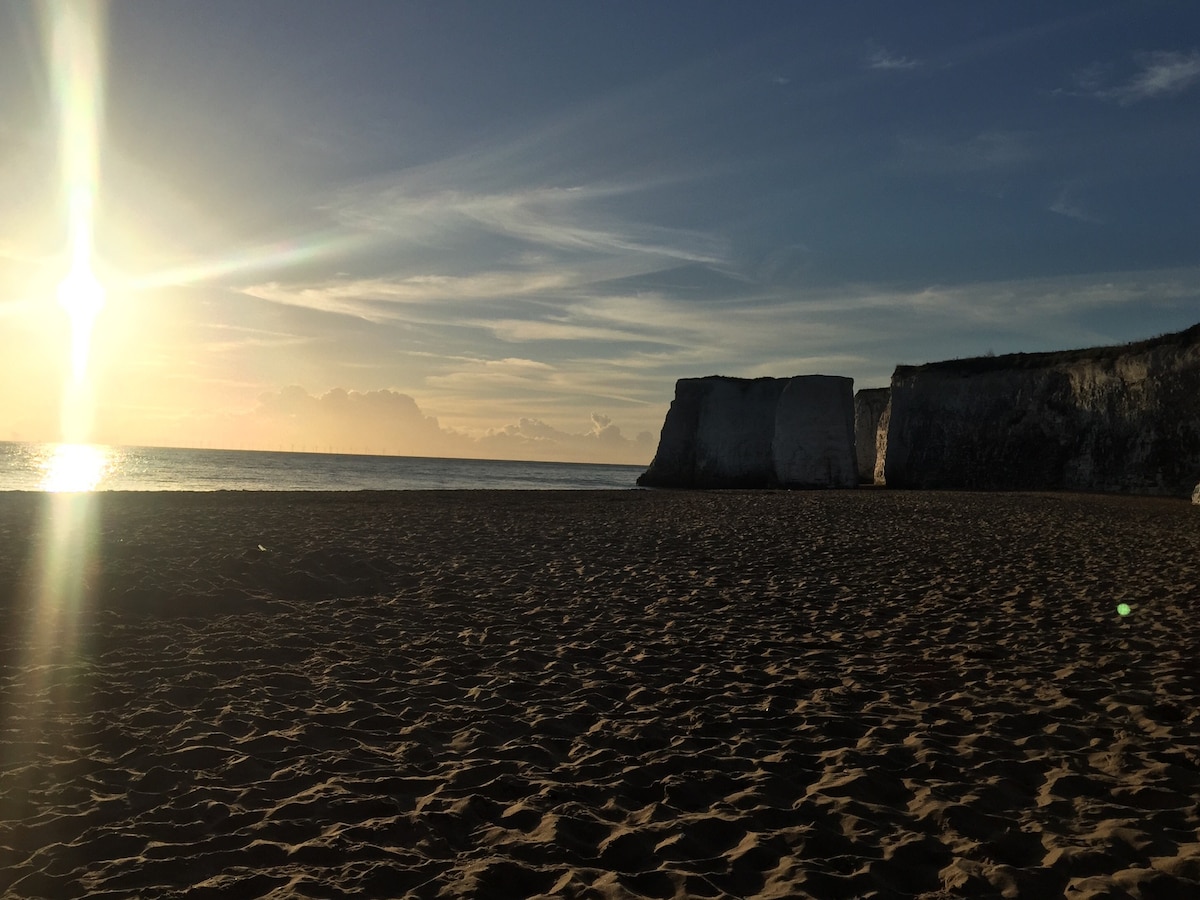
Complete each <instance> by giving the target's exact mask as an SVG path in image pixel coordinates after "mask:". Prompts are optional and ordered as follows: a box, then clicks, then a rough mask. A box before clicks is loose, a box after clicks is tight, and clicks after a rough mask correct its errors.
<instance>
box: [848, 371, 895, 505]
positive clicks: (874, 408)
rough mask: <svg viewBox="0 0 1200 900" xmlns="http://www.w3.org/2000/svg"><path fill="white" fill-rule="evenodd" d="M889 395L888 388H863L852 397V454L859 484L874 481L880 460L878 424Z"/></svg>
mask: <svg viewBox="0 0 1200 900" xmlns="http://www.w3.org/2000/svg"><path fill="white" fill-rule="evenodd" d="M890 395H891V390H890V389H888V388H864V389H863V390H861V391H859V392H858V393H857V394H855V395H854V452H855V455H856V456H857V458H858V480H859V482H860V483H861V484H871V483H873V482H874V481H875V471H876V468H877V466H878V464H879V463H880V462H881V460H882V457H880V456H879V422H880V420H881V419H882V418H883V412H884V410H885V409H887V405H888V398H889V397H890ZM882 477H883V476H882V473H881V474H880V478H882Z"/></svg>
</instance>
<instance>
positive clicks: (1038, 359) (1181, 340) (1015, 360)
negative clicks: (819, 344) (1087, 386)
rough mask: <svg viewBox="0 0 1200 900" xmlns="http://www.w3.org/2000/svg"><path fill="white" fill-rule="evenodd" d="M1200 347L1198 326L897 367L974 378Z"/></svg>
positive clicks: (1199, 327) (908, 370)
mask: <svg viewBox="0 0 1200 900" xmlns="http://www.w3.org/2000/svg"><path fill="white" fill-rule="evenodd" d="M1196 345H1200V323H1198V324H1196V325H1193V326H1192V327H1191V328H1188V329H1185V330H1184V331H1175V332H1171V333H1169V334H1161V335H1159V336H1158V337H1153V338H1149V339H1147V340H1144V341H1134V342H1133V343H1129V344H1115V345H1112V346H1105V347H1083V348H1080V349H1077V350H1052V351H1049V352H1046V353H1005V354H1003V355H1001V356H972V357H968V358H966V359H947V360H940V361H938V362H931V363H924V364H922V365H919V366H897V367H896V371H897V372H898V373H904V374H909V373H911V372H914V371H922V370H929V371H937V372H942V373H954V374H961V375H977V374H980V373H982V372H997V371H1003V370H1005V369H1043V368H1051V367H1053V366H1063V365H1074V364H1077V363H1088V362H1105V361H1113V360H1116V359H1118V358H1120V357H1122V356H1129V355H1131V354H1140V353H1147V352H1149V351H1151V350H1162V349H1170V348H1176V349H1183V348H1187V347H1193V346H1196Z"/></svg>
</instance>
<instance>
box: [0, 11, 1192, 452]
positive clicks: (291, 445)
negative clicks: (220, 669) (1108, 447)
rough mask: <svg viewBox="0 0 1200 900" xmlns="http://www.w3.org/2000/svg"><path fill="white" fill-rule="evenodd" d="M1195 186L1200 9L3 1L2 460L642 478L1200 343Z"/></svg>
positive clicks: (0, 217) (0, 146)
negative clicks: (334, 464) (714, 388)
mask: <svg viewBox="0 0 1200 900" xmlns="http://www.w3.org/2000/svg"><path fill="white" fill-rule="evenodd" d="M72 9H74V10H75V12H71V10H72ZM81 9H82V10H85V11H86V13H87V14H86V15H84V14H81V13H80V12H79V10H81ZM72 16H74V17H75V18H74V19H73V20H72V21H75V24H74V25H72V26H70V27H67V26H64V24H63V20H64V19H66V18H70V17H72ZM71 29H74V30H73V31H72V30H71ZM64 34H67V35H68V36H67V37H64ZM72 34H73V35H74V37H71V36H70V35H72ZM64 48H65V49H64ZM1197 159H1200V5H1198V4H1196V3H1194V2H1192V0H1180V2H1154V0H1138V2H1131V0H1126V2H1119V3H1111V4H1106V3H1103V2H1097V0H1087V2H1070V0H1063V2H1056V3H1043V2H1023V0H998V2H993V0H980V2H974V3H969V4H967V3H961V2H958V0H949V2H941V0H928V2H923V3H920V4H899V3H894V2H856V3H853V4H849V3H843V2H827V0H811V2H804V3H784V2H759V3H733V2H706V0H688V2H668V0H662V2H648V3H645V2H618V0H614V2H604V3H600V2H559V0H546V2H540V0H513V2H506V3H477V2H458V0H438V2H432V0H431V2H405V0H380V2H372V0H356V2H355V3H345V4H343V3H329V2H324V0H322V2H311V0H256V2H254V3H245V2H242V0H206V2H204V3H196V2H193V0H156V2H155V3H141V2H135V0H112V2H110V3H107V4H96V5H94V6H90V5H89V4H86V3H74V4H72V3H69V2H58V3H55V2H49V0H48V2H45V3H25V2H17V0H0V440H37V441H53V440H60V439H65V438H70V439H78V438H79V437H80V435H82V436H83V437H84V438H86V439H87V440H94V441H98V442H105V443H114V444H133V445H165V446H199V447H234V448H242V447H245V448H262V449H284V450H290V449H296V450H302V449H303V450H321V451H324V450H334V451H343V452H366V453H398V454H408V455H432V456H470V457H486V458H518V459H547V460H576V461H598V462H620V463H630V464H635V465H643V464H646V463H648V462H649V460H650V459H651V457H652V456H653V453H654V448H655V446H656V444H657V438H658V433H659V430H660V428H661V426H662V422H663V417H664V415H665V413H666V409H667V407H668V405H669V403H670V401H671V398H672V396H673V392H674V384H675V381H676V380H677V379H679V378H687V377H697V376H704V375H711V374H721V375H730V376H741V377H758V376H765V375H770V376H779V377H783V376H791V375H804V374H826V375H843V376H849V377H852V378H853V379H854V380H855V387H856V389H857V388H867V387H880V386H885V385H886V384H888V381H889V378H890V376H891V373H892V371H893V369H894V368H895V367H896V366H897V365H898V364H916V363H922V362H929V361H934V360H940V359H949V358H953V357H965V356H976V355H981V354H985V353H996V354H1003V353H1010V352H1036V351H1041V350H1055V349H1066V348H1072V347H1083V346H1092V345H1099V344H1114V343H1124V342H1127V341H1133V340H1139V339H1142V338H1146V337H1151V336H1154V335H1157V334H1161V333H1163V332H1169V331H1175V330H1179V329H1182V328H1185V327H1187V326H1189V325H1192V324H1195V323H1196V322H1197V321H1200V227H1198V226H1200V166H1197V165H1196V160H1197ZM81 184H83V185H89V186H90V188H89V189H87V190H83V189H79V185H81ZM64 185H66V187H65V186H64ZM71 185H74V187H71ZM81 221H86V223H87V224H86V227H82V228H81V227H79V226H78V223H79V222H81ZM72 223H76V224H75V225H74V226H73V224H72ZM81 260H82V262H81ZM89 264H90V271H91V272H92V273H94V275H95V278H96V279H98V281H99V284H100V285H101V286H102V288H103V306H98V305H97V306H94V307H87V308H88V309H89V310H90V311H89V312H87V323H88V325H89V328H88V329H87V330H86V331H75V332H73V331H72V328H73V326H78V324H79V322H80V321H82V319H81V318H80V316H81V312H80V310H82V309H84V307H85V306H87V305H86V304H83V305H81V304H80V302H76V303H75V304H74V305H71V304H66V305H64V303H60V302H59V299H60V298H61V296H62V290H61V289H60V288H59V285H60V283H62V282H63V280H64V279H67V278H68V276H69V275H70V274H71V273H72V272H74V273H75V274H76V275H79V273H80V272H86V270H87V266H88V265H89ZM76 281H78V278H77V279H76ZM71 283H75V282H71ZM78 334H86V336H87V338H88V340H87V342H86V354H87V358H86V366H85V371H83V373H82V374H79V372H78V370H79V368H80V365H78V364H77V365H74V366H73V360H76V359H77V357H78V356H79V351H78V342H77V339H76V337H75V336H77V335H78ZM73 354H74V355H73ZM72 385H74V387H72ZM81 385H82V386H81ZM68 395H71V396H73V397H74V398H75V399H74V400H69V399H66V398H67V397H68ZM85 395H86V396H85ZM81 396H84V397H85V399H84V400H80V399H79V398H80V397H81ZM81 405H84V406H86V407H87V414H86V416H85V417H84V418H85V419H86V428H82V427H81V428H76V429H75V431H76V432H77V433H75V434H73V435H68V434H67V433H66V432H67V431H68V430H69V429H68V428H67V426H66V424H65V422H66V420H67V417H66V414H65V413H64V412H63V410H64V409H66V408H67V407H68V406H71V407H77V408H81Z"/></svg>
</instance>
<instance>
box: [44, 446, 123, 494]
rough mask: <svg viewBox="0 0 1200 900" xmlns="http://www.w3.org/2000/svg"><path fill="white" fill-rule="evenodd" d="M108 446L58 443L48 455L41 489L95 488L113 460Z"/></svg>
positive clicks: (90, 489)
mask: <svg viewBox="0 0 1200 900" xmlns="http://www.w3.org/2000/svg"><path fill="white" fill-rule="evenodd" d="M112 459H113V453H112V450H111V449H110V448H109V447H102V446H98V445H96V444H58V445H56V446H55V448H54V452H53V453H51V454H50V456H48V457H47V458H46V461H45V462H44V463H43V466H42V470H43V472H44V473H45V474H44V475H43V477H42V483H41V490H43V491H49V492H51V493H77V492H84V491H94V490H96V488H97V487H99V486H100V482H101V481H103V480H104V476H105V475H106V474H107V473H108V469H109V467H110V465H111V464H112Z"/></svg>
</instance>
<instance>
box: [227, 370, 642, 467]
mask: <svg viewBox="0 0 1200 900" xmlns="http://www.w3.org/2000/svg"><path fill="white" fill-rule="evenodd" d="M238 419H239V421H238V423H237V429H238V433H239V434H241V435H242V436H243V440H246V439H249V440H252V441H254V442H255V443H256V444H258V445H261V446H264V447H278V448H281V449H285V450H288V449H295V450H309V451H323V452H334V453H339V452H340V453H381V454H395V455H400V456H454V457H468V458H475V459H537V460H551V461H560V462H600V463H624V464H627V465H646V464H647V463H648V462H649V460H650V457H651V456H653V454H654V444H653V435H651V434H650V433H649V432H645V431H644V432H641V433H640V434H638V435H637V437H636V438H628V437H626V436H625V435H624V434H622V433H621V429H620V427H619V426H617V425H616V424H614V423H613V421H612V419H611V418H609V417H608V416H606V415H602V414H600V413H592V414H591V427H590V428H589V429H588V430H587V431H583V432H569V431H564V430H562V429H560V428H556V427H554V426H553V425H550V424H548V423H546V422H544V421H542V420H540V419H532V418H522V419H521V420H520V421H519V422H517V423H516V424H513V425H508V426H505V427H504V428H502V429H499V430H491V431H488V432H487V433H486V434H483V435H479V436H476V435H470V434H466V433H464V432H461V431H456V430H454V429H451V428H445V427H443V426H442V425H441V424H439V422H438V420H437V419H436V418H435V417H433V416H427V415H425V414H424V413H423V412H422V411H421V409H420V407H419V406H418V405H417V402H416V400H414V399H413V398H412V397H411V396H409V395H408V394H403V393H400V392H398V391H391V390H382V391H367V392H365V393H363V392H359V391H347V390H343V389H342V388H334V389H333V390H331V391H328V392H326V393H324V394H321V395H320V396H314V395H312V394H310V393H308V391H307V390H305V389H304V388H302V387H299V386H295V385H292V386H289V387H285V388H283V389H282V390H279V391H275V392H270V393H266V394H262V395H261V396H260V397H259V402H258V406H256V407H255V408H254V409H253V410H252V411H251V412H249V413H245V414H243V415H242V416H239V417H238Z"/></svg>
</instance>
